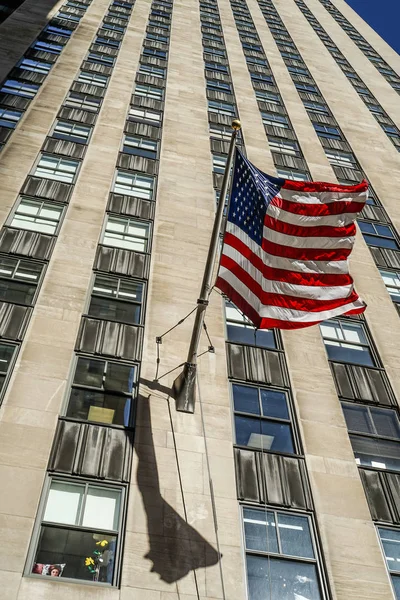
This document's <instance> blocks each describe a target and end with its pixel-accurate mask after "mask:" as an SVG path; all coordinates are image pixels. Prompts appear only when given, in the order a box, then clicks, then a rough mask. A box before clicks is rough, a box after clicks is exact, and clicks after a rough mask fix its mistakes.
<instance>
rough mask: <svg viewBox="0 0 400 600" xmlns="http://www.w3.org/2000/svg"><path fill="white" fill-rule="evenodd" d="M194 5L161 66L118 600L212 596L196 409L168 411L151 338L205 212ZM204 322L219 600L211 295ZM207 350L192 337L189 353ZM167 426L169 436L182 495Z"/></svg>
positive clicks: (220, 395) (227, 465)
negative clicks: (156, 167)
mask: <svg viewBox="0 0 400 600" xmlns="http://www.w3.org/2000/svg"><path fill="white" fill-rule="evenodd" d="M202 54H203V50H202V43H201V34H200V15H199V4H198V3H197V2H195V3H193V2H190V1H189V0H175V2H174V8H173V17H172V28H171V44H170V52H169V60H168V80H167V92H166V103H165V112H164V124H163V137H162V149H161V160H160V175H159V185H158V190H157V211H156V218H155V232H154V242H153V248H152V268H151V274H150V282H149V296H148V308H147V316H146V333H145V338H146V340H145V348H144V354H143V363H142V373H141V375H142V381H141V388H140V391H141V393H140V398H139V405H138V417H137V432H136V437H135V448H136V453H135V454H136V458H135V459H134V462H135V463H136V464H137V473H138V474H137V480H135V478H134V477H133V478H132V480H133V481H135V483H133V484H132V486H131V491H130V498H131V500H130V507H129V518H128V534H127V540H126V546H125V566H124V573H123V581H122V583H123V593H122V598H123V600H133V599H135V600H147V599H148V598H150V596H151V598H154V599H155V600H160V599H162V600H164V599H165V600H166V599H168V598H170V599H171V600H175V599H178V598H179V597H182V595H184V597H185V598H194V597H196V594H197V589H196V582H195V579H194V575H193V569H195V571H196V577H197V586H198V590H199V593H200V596H201V597H202V598H204V597H206V598H221V597H222V586H221V580H220V571H219V568H220V567H219V564H218V556H217V553H216V538H215V532H214V527H213V515H212V505H211V499H210V491H209V485H208V473H207V461H206V455H205V447H204V439H203V431H202V423H201V417H200V406H199V400H198V401H197V406H196V412H195V414H194V415H190V414H183V413H176V412H175V405H174V401H173V400H171V401H170V408H171V416H172V424H171V421H170V416H169V409H168V401H167V398H168V390H169V387H170V386H171V384H172V382H173V380H174V379H175V377H176V376H177V375H178V373H179V369H177V370H176V371H174V372H173V373H171V374H170V375H168V376H167V377H165V378H162V379H161V380H160V382H159V384H153V383H152V380H153V379H154V377H155V370H156V345H155V338H156V336H159V335H161V334H163V333H164V332H165V331H167V330H168V329H169V328H170V327H172V326H173V325H175V324H176V323H177V321H178V320H180V319H181V318H182V317H184V316H185V315H186V314H187V313H188V312H189V311H190V310H192V309H193V308H194V307H195V306H196V299H197V297H198V295H199V292H200V285H201V279H202V276H203V272H204V266H205V260H206V255H207V251H208V247H209V243H210V235H211V229H212V224H213V220H214V212H215V193H214V190H213V180H212V161H211V154H210V142H209V132H208V119H207V101H206V94H205V85H206V84H205V78H204V62H203V56H202ZM206 323H207V326H208V331H209V334H210V336H211V338H212V342H213V344H214V346H215V354H206V355H204V356H203V357H201V358H200V359H199V380H200V388H201V397H202V402H203V410H204V421H205V431H206V438H207V445H208V450H209V457H210V466H211V475H212V478H213V483H214V493H215V503H216V514H217V518H218V526H219V529H218V533H219V541H220V544H221V552H222V555H223V558H222V562H221V567H222V573H223V577H224V584H225V591H226V597H227V598H229V599H232V600H233V599H235V600H237V599H241V598H244V597H245V592H244V585H243V573H244V569H243V563H242V554H241V534H240V520H239V511H238V503H237V500H236V486H235V476H234V463H233V448H232V446H233V441H232V428H231V416H230V415H231V413H230V403H229V393H228V384H227V374H226V359H225V342H224V338H225V336H224V325H223V313H222V303H221V298H220V297H219V296H218V294H216V293H213V294H212V295H211V301H210V305H209V307H208V309H207V316H206ZM192 326H193V317H191V318H189V319H188V320H187V321H185V323H183V324H182V325H180V326H179V327H178V328H177V329H174V331H172V332H171V333H170V334H168V335H167V336H166V337H165V338H164V339H163V343H162V346H161V347H160V350H161V363H160V370H159V374H162V373H165V372H167V371H169V370H170V369H174V368H175V367H177V366H178V365H179V364H180V363H182V362H183V361H185V360H186V356H187V352H188V347H189V340H190V335H191V331H192ZM206 349H207V340H206V339H205V337H203V338H202V340H201V344H200V350H199V352H203V351H204V350H206ZM172 428H173V430H174V432H175V441H176V446H177V455H178V460H179V467H180V475H181V482H182V487H183V493H184V499H185V503H186V510H187V515H188V522H189V525H187V524H186V523H185V521H184V509H183V505H182V496H181V491H180V481H179V474H178V470H177V459H176V455H175V450H174V440H173V435H172Z"/></svg>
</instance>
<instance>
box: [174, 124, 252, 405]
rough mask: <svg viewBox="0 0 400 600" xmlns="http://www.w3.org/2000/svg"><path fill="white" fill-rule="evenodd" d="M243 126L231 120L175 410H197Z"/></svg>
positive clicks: (177, 388)
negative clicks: (201, 352)
mask: <svg viewBox="0 0 400 600" xmlns="http://www.w3.org/2000/svg"><path fill="white" fill-rule="evenodd" d="M240 128H241V124H240V121H239V120H238V119H234V120H233V121H232V129H233V132H232V137H231V141H230V145H229V152H228V158H227V160H226V166H225V171H224V177H223V179H222V185H221V194H220V197H219V202H218V207H217V212H216V214H215V220H214V226H213V230H212V234H211V241H210V247H209V249H208V255H207V260H206V266H205V270H204V275H203V282H202V284H201V291H200V296H199V298H198V300H197V310H196V317H195V321H194V325H193V331H192V338H191V340H190V346H189V351H188V355H187V360H186V362H185V364H184V367H183V370H182V372H181V374H180V375H178V377H177V378H176V379H175V381H174V383H173V384H172V392H173V396H174V398H175V407H176V410H179V411H181V412H187V413H194V407H195V403H196V375H197V350H198V347H199V342H200V336H201V330H202V328H203V323H204V316H205V311H206V309H207V306H208V298H209V296H210V293H211V287H212V279H213V273H214V264H215V259H216V256H217V252H218V246H219V235H220V231H221V224H222V218H223V215H224V207H225V199H226V194H227V192H228V184H229V175H230V172H231V167H232V161H233V154H234V151H235V142H236V137H237V133H238V131H239V130H240Z"/></svg>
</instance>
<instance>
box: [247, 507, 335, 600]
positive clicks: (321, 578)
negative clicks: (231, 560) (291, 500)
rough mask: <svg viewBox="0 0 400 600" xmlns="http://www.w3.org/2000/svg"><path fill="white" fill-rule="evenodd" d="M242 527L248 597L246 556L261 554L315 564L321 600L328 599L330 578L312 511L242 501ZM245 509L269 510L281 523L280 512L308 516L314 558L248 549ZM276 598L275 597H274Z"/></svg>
mask: <svg viewBox="0 0 400 600" xmlns="http://www.w3.org/2000/svg"><path fill="white" fill-rule="evenodd" d="M239 506H240V517H239V518H240V528H241V535H242V553H243V558H244V565H245V576H244V578H245V585H246V594H247V598H249V580H248V571H247V566H246V557H247V556H248V555H251V556H260V557H265V558H267V559H268V558H272V559H274V558H275V559H278V560H282V561H290V562H292V563H299V562H300V563H304V564H312V565H315V570H316V574H317V577H318V580H317V582H318V588H319V593H320V596H321V600H328V580H327V577H326V574H325V563H324V560H323V556H322V552H321V544H320V539H319V535H318V530H317V523H316V521H315V517H314V515H313V514H312V513H310V512H307V511H301V510H298V509H295V508H290V509H287V508H286V507H276V506H272V505H268V504H265V505H263V506H260V505H251V504H248V503H244V502H241V503H240V505H239ZM245 509H251V510H258V511H259V512H260V513H264V514H265V512H269V513H273V514H274V518H275V523H277V524H278V523H279V522H278V519H277V515H278V514H282V515H288V516H297V517H306V518H307V521H308V530H309V534H310V539H311V547H312V550H313V552H314V558H307V557H299V556H292V555H287V554H283V552H271V551H262V550H248V549H247V547H246V534H245V526H244V524H245V521H244V511H245ZM276 529H277V540H278V550H280V548H281V544H280V541H279V540H280V536H279V534H278V530H279V526H278V527H276ZM273 600H274V599H273Z"/></svg>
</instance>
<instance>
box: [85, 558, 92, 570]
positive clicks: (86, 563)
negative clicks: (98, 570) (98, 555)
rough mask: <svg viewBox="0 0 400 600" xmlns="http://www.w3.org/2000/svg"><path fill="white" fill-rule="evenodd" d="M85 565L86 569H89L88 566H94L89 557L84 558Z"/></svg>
mask: <svg viewBox="0 0 400 600" xmlns="http://www.w3.org/2000/svg"><path fill="white" fill-rule="evenodd" d="M85 565H86V567H90V565H94V560H93V558H92V557H91V556H88V557H87V558H85Z"/></svg>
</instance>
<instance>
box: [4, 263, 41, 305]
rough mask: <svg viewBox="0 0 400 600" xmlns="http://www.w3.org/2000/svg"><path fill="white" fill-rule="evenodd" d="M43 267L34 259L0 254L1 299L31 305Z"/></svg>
mask: <svg viewBox="0 0 400 600" xmlns="http://www.w3.org/2000/svg"><path fill="white" fill-rule="evenodd" d="M42 269H43V265H42V264H40V263H37V262H35V261H33V260H28V259H22V258H21V259H19V258H12V257H9V256H0V300H1V301H4V302H14V303H16V304H25V305H31V304H32V302H33V298H34V296H35V293H36V289H37V285H38V283H39V279H40V275H41V273H42Z"/></svg>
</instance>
